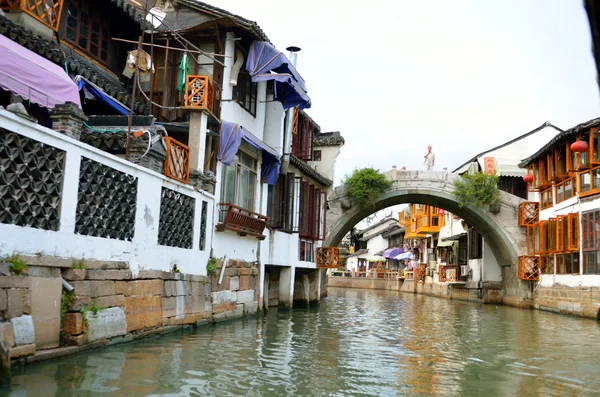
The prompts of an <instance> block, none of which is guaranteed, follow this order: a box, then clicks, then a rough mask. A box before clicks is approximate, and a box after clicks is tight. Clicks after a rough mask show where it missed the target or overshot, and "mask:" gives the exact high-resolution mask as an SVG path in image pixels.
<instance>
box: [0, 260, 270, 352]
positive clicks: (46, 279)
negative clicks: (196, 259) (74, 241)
mask: <svg viewBox="0 0 600 397" xmlns="http://www.w3.org/2000/svg"><path fill="white" fill-rule="evenodd" d="M20 259H21V260H23V261H25V262H26V263H27V264H28V268H27V272H26V273H25V274H24V275H22V276H18V277H8V276H1V275H0V316H1V319H0V320H1V321H0V340H3V341H7V342H8V343H9V345H10V347H11V350H10V355H11V358H13V359H17V358H20V359H22V360H23V361H24V362H28V363H29V362H35V361H39V360H42V359H45V358H51V357H57V356H61V355H66V354H72V353H75V352H77V351H82V350H87V349H90V348H94V347H100V346H106V345H108V344H114V343H120V342H127V341H131V340H134V339H138V338H141V337H146V336H148V335H151V334H164V333H167V332H171V331H173V330H177V329H181V328H182V327H184V326H188V327H189V326H192V327H195V326H201V325H206V324H210V323H215V322H220V321H225V320H229V319H234V318H241V317H243V316H246V315H253V314H256V313H257V310H258V299H259V297H258V296H257V292H256V291H257V290H258V283H259V271H258V268H257V267H256V266H254V264H253V263H245V262H238V261H229V264H228V266H227V267H226V268H225V272H224V275H223V279H222V282H221V283H220V284H219V282H218V280H219V274H220V271H221V266H222V263H218V268H217V271H216V274H214V275H212V276H211V277H207V276H198V275H189V274H182V273H172V272H163V271H155V270H142V271H140V272H139V274H138V275H137V276H136V277H135V278H134V277H133V275H132V273H131V271H130V270H129V269H128V266H127V264H126V263H123V262H83V261H74V260H72V259H61V258H49V257H41V256H40V257H21V258H20ZM74 265H76V266H74ZM3 266H4V267H3ZM82 266H83V267H85V269H75V268H73V267H82ZM6 269H7V266H6V265H1V264H0V271H1V272H2V273H3V274H8V272H7V270H6ZM61 277H62V279H61ZM63 279H64V280H65V281H66V282H67V283H68V285H69V286H70V287H72V291H71V292H66V289H63V282H62V281H63Z"/></svg>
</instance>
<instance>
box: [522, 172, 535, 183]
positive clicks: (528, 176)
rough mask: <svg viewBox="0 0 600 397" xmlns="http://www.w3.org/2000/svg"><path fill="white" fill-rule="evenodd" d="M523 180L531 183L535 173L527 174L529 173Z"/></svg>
mask: <svg viewBox="0 0 600 397" xmlns="http://www.w3.org/2000/svg"><path fill="white" fill-rule="evenodd" d="M523 180H524V181H525V183H531V182H533V175H532V174H527V175H525V176H523Z"/></svg>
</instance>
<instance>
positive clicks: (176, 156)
mask: <svg viewBox="0 0 600 397" xmlns="http://www.w3.org/2000/svg"><path fill="white" fill-rule="evenodd" d="M164 140H165V145H166V146H167V158H166V159H165V169H164V174H165V175H166V176H168V177H169V178H173V179H176V180H178V181H180V182H183V183H188V182H189V180H190V148H189V147H187V146H186V145H184V144H183V143H181V142H179V141H177V140H175V139H173V138H171V137H165V138H164Z"/></svg>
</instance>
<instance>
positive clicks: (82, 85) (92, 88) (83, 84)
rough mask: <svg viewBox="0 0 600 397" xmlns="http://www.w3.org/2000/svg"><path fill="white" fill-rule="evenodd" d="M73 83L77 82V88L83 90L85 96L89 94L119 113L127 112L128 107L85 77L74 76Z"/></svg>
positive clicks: (125, 113) (126, 113)
mask: <svg viewBox="0 0 600 397" xmlns="http://www.w3.org/2000/svg"><path fill="white" fill-rule="evenodd" d="M75 84H77V89H78V90H80V91H81V90H83V92H84V94H85V96H86V97H87V98H89V97H90V96H91V97H92V98H93V99H95V100H98V101H100V102H103V103H105V104H106V105H108V106H110V107H111V108H113V109H114V110H116V111H117V112H118V113H119V114H121V115H128V114H129V108H128V107H127V106H125V105H124V104H122V103H121V102H119V101H117V100H116V99H115V98H113V97H112V96H110V95H108V94H107V93H106V92H104V91H103V90H102V88H100V87H98V86H97V85H96V84H94V83H92V82H91V81H89V80H88V79H86V78H85V77H83V76H76V77H75Z"/></svg>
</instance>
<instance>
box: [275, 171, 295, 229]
mask: <svg viewBox="0 0 600 397" xmlns="http://www.w3.org/2000/svg"><path fill="white" fill-rule="evenodd" d="M300 182H301V179H300V178H298V177H296V176H295V175H294V173H291V172H290V173H288V174H287V175H286V176H285V177H279V179H278V180H277V184H276V185H274V186H271V185H270V186H269V191H268V194H267V216H268V217H269V227H271V228H274V229H281V230H282V231H285V232H288V233H294V232H298V223H299V201H300Z"/></svg>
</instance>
